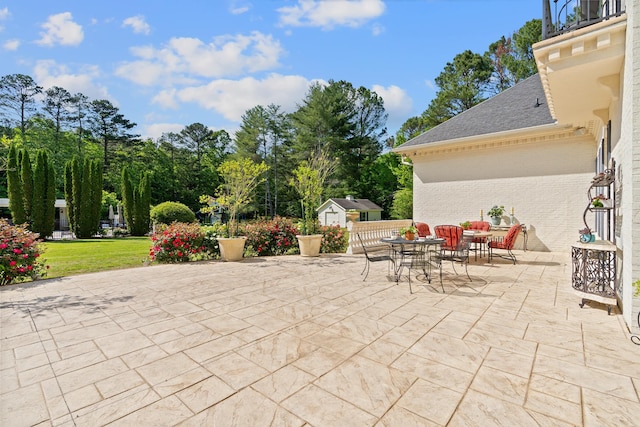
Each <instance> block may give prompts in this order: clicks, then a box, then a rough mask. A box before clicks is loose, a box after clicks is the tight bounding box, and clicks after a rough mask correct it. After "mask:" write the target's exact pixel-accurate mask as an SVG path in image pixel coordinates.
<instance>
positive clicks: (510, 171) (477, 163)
mask: <svg viewBox="0 0 640 427" xmlns="http://www.w3.org/2000/svg"><path fill="white" fill-rule="evenodd" d="M595 153H596V144H595V140H594V138H593V137H590V138H589V137H588V136H582V137H572V138H570V139H566V140H558V139H554V140H548V141H545V142H537V143H529V144H519V145H507V146H501V147H499V148H488V149H469V150H468V151H465V150H456V151H455V152H451V153H447V152H441V153H433V154H424V155H420V156H418V157H417V158H415V159H414V166H413V171H414V202H413V206H414V208H413V209H414V220H415V221H422V222H426V223H427V224H429V226H430V227H431V228H432V229H433V226H435V225H438V224H459V223H460V222H463V221H465V220H478V219H480V210H481V209H482V210H483V211H484V212H483V213H484V219H485V220H487V221H490V218H489V217H488V216H486V212H487V210H489V209H490V208H491V207H492V206H493V205H504V206H505V208H506V215H505V217H504V219H503V222H502V224H503V225H508V217H509V213H510V211H511V208H512V207H513V208H514V210H515V215H514V216H515V221H516V222H519V223H522V224H526V225H527V228H528V231H529V241H528V248H529V249H530V250H538V251H562V252H568V251H570V247H571V244H572V243H573V242H576V241H577V239H578V237H579V233H578V230H580V229H581V228H584V224H583V222H582V214H583V212H584V209H585V207H586V206H587V203H588V199H587V194H586V192H587V189H588V187H589V184H590V182H591V179H592V178H593V175H594V158H595Z"/></svg>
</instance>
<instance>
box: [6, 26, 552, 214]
mask: <svg viewBox="0 0 640 427" xmlns="http://www.w3.org/2000/svg"><path fill="white" fill-rule="evenodd" d="M541 32H542V31H541V22H540V20H532V21H529V22H527V23H526V24H525V25H524V26H523V27H522V28H521V29H519V30H518V31H517V32H515V33H514V34H513V35H511V36H509V37H501V38H500V39H499V40H498V41H496V42H495V43H492V44H491V45H490V46H489V48H488V50H487V51H486V52H485V53H483V54H478V53H473V52H471V51H465V52H462V53H460V54H458V55H456V56H455V57H454V58H453V60H452V62H449V63H447V64H446V65H445V67H444V69H443V71H442V72H441V73H440V75H439V76H438V77H437V78H436V80H435V83H436V85H437V88H438V90H437V92H436V96H435V97H434V98H433V99H432V100H431V102H430V103H429V104H428V106H427V108H426V109H425V111H424V112H423V113H422V114H421V115H420V116H417V117H411V118H409V119H407V120H406V121H405V123H404V124H403V125H402V127H401V128H400V130H399V131H398V132H397V133H396V134H395V135H393V136H391V135H388V133H387V129H386V121H387V113H386V111H385V108H384V102H383V99H382V98H381V97H380V96H379V95H378V94H376V93H375V92H374V91H372V90H369V89H367V88H365V87H362V86H360V87H358V86H355V85H353V84H352V83H350V82H347V81H344V80H329V82H328V83H327V84H319V83H316V84H313V85H312V86H311V87H310V88H309V90H308V92H307V93H306V95H305V97H304V98H303V99H302V100H301V102H300V103H299V104H298V107H297V109H296V111H294V112H292V113H285V112H284V111H283V110H282V107H281V106H278V105H274V104H269V105H266V106H262V105H258V106H255V107H253V108H251V109H249V110H247V111H246V112H245V113H244V114H243V116H242V120H241V124H240V127H239V130H238V131H237V132H236V133H235V135H234V137H233V138H232V137H231V136H230V135H229V133H228V132H226V131H225V130H212V129H210V128H209V127H207V126H206V125H204V124H202V123H192V124H189V125H187V126H185V127H184V128H183V129H182V130H181V131H179V132H168V133H165V134H163V135H162V136H160V137H159V138H157V139H155V140H154V139H151V138H146V139H144V138H140V135H137V134H135V133H134V131H133V130H134V129H135V128H136V126H137V124H136V123H135V122H133V121H131V120H129V119H128V118H125V117H124V115H123V114H122V113H121V112H120V110H119V109H118V108H117V107H116V106H114V105H113V104H112V103H111V102H110V101H108V100H105V99H97V100H89V98H88V97H87V96H85V95H83V94H81V93H77V94H71V93H70V92H68V91H67V90H66V89H64V88H62V87H57V86H54V87H52V88H48V89H46V90H44V89H43V88H42V87H41V86H39V85H38V84H37V82H35V81H34V80H33V78H31V77H30V76H28V75H23V74H9V75H5V76H3V77H1V78H0V135H1V140H0V141H1V142H2V144H0V158H2V159H8V154H9V147H10V146H11V145H12V144H13V145H14V146H15V147H16V148H17V149H20V150H25V152H27V153H31V156H32V157H33V156H35V155H36V153H37V152H38V151H39V150H43V152H46V153H47V161H48V162H49V163H50V165H51V169H52V175H53V178H52V180H53V181H54V182H55V186H54V189H55V194H56V197H58V198H61V197H63V196H64V192H65V176H66V175H65V173H66V172H65V165H66V164H67V163H68V162H69V161H70V160H71V159H73V158H74V157H75V158H77V161H78V165H83V164H84V161H85V159H87V161H89V162H99V164H100V168H101V178H102V184H101V185H102V189H103V190H104V192H105V194H106V195H107V196H103V198H104V197H107V198H108V199H109V200H117V201H120V200H125V201H126V200H129V201H130V200H132V199H135V197H136V196H135V191H134V192H132V190H131V189H130V188H124V187H125V185H124V184H123V182H129V181H130V183H129V184H127V185H130V186H131V188H134V189H137V188H140V187H144V188H148V195H145V196H144V197H146V198H148V201H149V203H150V204H152V205H155V204H158V203H161V202H164V201H177V202H181V203H184V204H186V205H187V206H189V207H190V208H191V209H192V210H194V211H198V209H199V208H200V204H199V196H200V195H202V194H212V192H213V191H214V190H215V189H216V188H217V187H218V186H219V184H220V183H221V178H220V176H218V172H217V169H218V166H219V165H220V164H221V163H222V162H223V161H224V160H225V159H227V158H229V157H230V156H231V157H239V158H251V159H252V160H254V161H259V162H260V161H264V162H265V164H266V165H268V166H269V171H268V173H267V176H266V179H265V180H264V182H263V183H262V184H261V185H260V187H259V188H258V190H257V197H256V198H255V202H254V205H253V207H252V208H253V212H254V215H255V216H266V217H272V216H274V215H282V216H293V217H299V216H300V215H301V212H300V204H299V201H298V200H297V199H298V197H297V195H296V193H295V191H294V189H293V188H292V187H291V186H290V185H289V181H290V179H291V173H292V171H293V170H294V169H295V168H296V167H297V166H298V165H299V164H300V163H301V162H303V161H305V160H309V159H310V156H311V154H312V153H316V152H323V153H325V154H326V155H327V156H329V157H330V158H332V159H335V162H336V167H335V168H334V170H333V172H332V174H331V176H330V177H328V180H327V182H326V186H325V189H324V193H323V198H325V199H326V198H329V197H345V196H346V195H347V194H351V195H353V196H355V197H356V198H367V199H370V200H372V201H373V202H374V203H377V204H378V205H380V206H381V207H382V208H383V212H384V216H385V218H388V217H389V216H391V217H396V218H403V217H411V215H412V212H411V211H412V208H411V206H412V204H411V203H412V202H411V194H410V193H411V186H412V172H411V169H410V168H408V167H407V166H405V165H403V164H402V163H401V161H400V159H399V158H398V156H397V155H395V154H394V153H391V152H389V151H388V149H389V148H392V147H394V146H397V145H399V144H402V143H404V142H406V141H407V140H409V139H410V138H412V137H414V136H416V135H418V134H419V133H422V132H424V131H426V130H428V129H430V128H431V127H434V126H437V125H438V124H440V123H442V122H444V121H445V120H447V119H449V118H451V117H453V116H454V115H456V114H459V113H460V112H462V111H464V110H466V109H468V108H471V107H472V106H473V105H476V104H477V103H479V102H482V101H483V100H484V99H486V98H487V97H489V96H491V95H493V94H495V93H498V92H500V91H502V90H504V89H506V88H508V87H510V86H512V85H513V84H516V83H517V82H518V81H520V80H522V79H524V78H526V77H529V76H530V75H532V74H534V73H535V72H536V71H537V70H536V66H535V61H534V60H533V55H532V52H531V45H532V44H533V43H535V42H536V41H539V40H540V38H541ZM94 167H95V166H94ZM11 168H12V167H11V166H10V165H8V164H7V163H6V160H5V163H4V165H2V168H1V169H3V170H4V171H5V173H3V174H1V176H0V197H6V196H7V176H8V174H9V171H10V170H11ZM123 173H124V174H126V176H127V180H128V181H125V180H123ZM136 191H138V190H136ZM138 197H141V196H138ZM132 209H133V208H132ZM138 215H142V214H141V213H139V214H138Z"/></svg>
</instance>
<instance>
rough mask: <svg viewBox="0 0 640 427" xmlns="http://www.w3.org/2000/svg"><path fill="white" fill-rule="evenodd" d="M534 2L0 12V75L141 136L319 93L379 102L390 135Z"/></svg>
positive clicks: (259, 2)
mask: <svg viewBox="0 0 640 427" xmlns="http://www.w3.org/2000/svg"><path fill="white" fill-rule="evenodd" d="M541 12H542V6H541V2H540V1H539V0H515V1H514V0H387V1H383V0H251V1H246V0H182V1H175V0H128V1H121V0H109V1H93V0H65V1H51V0H39V1H33V0H12V1H9V2H6V1H5V2H3V1H2V0H0V75H6V74H14V73H21V74H28V75H30V76H31V77H33V78H34V80H35V81H36V82H37V83H38V84H39V85H41V86H43V87H44V88H45V89H47V88H49V87H51V86H56V85H57V86H62V87H64V88H65V89H67V90H68V91H69V92H71V93H72V94H73V93H77V92H82V93H83V94H85V95H87V96H88V97H89V98H90V99H108V100H110V101H111V102H112V103H114V105H116V106H118V108H119V109H120V112H121V113H122V114H124V116H125V117H126V118H127V119H129V120H131V121H133V122H135V123H137V124H138V128H137V129H136V131H137V132H138V133H140V134H141V135H143V136H145V137H154V138H155V137H158V136H160V135H161V134H162V132H167V131H179V130H181V129H182V128H183V127H184V126H186V125H189V124H191V123H195V122H200V123H203V124H205V125H207V126H209V127H210V128H211V129H215V130H217V129H225V130H227V131H228V132H229V133H231V134H233V133H234V132H235V131H236V129H237V128H238V126H239V123H240V122H241V116H242V114H243V113H244V112H245V111H246V110H248V109H250V108H252V107H254V106H256V105H265V106H266V105H268V104H271V103H273V104H276V105H280V106H282V108H283V109H284V110H285V111H287V112H291V111H294V110H295V109H296V106H297V105H298V104H300V103H301V102H302V100H303V99H304V97H305V95H306V93H307V90H308V88H309V85H310V84H311V83H312V82H315V81H328V80H330V79H333V80H346V81H348V82H351V83H352V84H353V85H354V86H356V87H359V86H364V87H367V88H369V89H371V90H374V91H375V92H376V93H378V95H380V96H382V98H383V99H384V101H385V109H386V111H387V113H388V114H389V120H388V122H387V128H388V130H389V133H390V134H394V133H395V131H396V130H397V129H398V128H399V127H400V126H401V125H402V123H404V122H405V121H406V120H407V119H408V118H410V117H412V116H416V115H419V114H421V113H422V112H423V111H424V110H425V109H426V107H427V106H428V104H429V101H430V100H431V99H432V98H433V97H434V95H435V91H436V88H435V87H434V84H433V82H434V80H435V78H436V77H437V76H438V74H440V72H441V71H442V70H443V68H444V66H445V64H446V63H447V62H449V61H452V60H453V57H454V56H455V55H456V54H458V53H461V52H462V51H464V50H466V49H470V50H472V51H473V52H477V53H484V52H485V51H486V49H487V48H488V46H489V44H490V43H492V42H494V41H496V40H497V39H499V38H500V37H501V36H503V35H505V36H509V35H511V34H512V33H513V32H514V31H517V30H518V29H519V28H520V27H522V25H524V23H525V22H527V21H529V20H531V19H534V18H540V17H541Z"/></svg>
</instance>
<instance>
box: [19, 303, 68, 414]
mask: <svg viewBox="0 0 640 427" xmlns="http://www.w3.org/2000/svg"><path fill="white" fill-rule="evenodd" d="M27 312H28V313H29V318H30V319H31V322H33V327H34V328H35V329H36V333H37V334H38V337H39V338H40V343H41V344H42V346H43V348H44V342H43V341H42V336H41V335H40V330H39V329H38V325H37V324H36V322H35V320H34V319H33V315H32V313H31V310H30V309H29V308H27ZM45 355H46V356H47V362H48V363H49V367H50V368H51V371H52V372H53V377H54V378H55V380H56V384H57V385H58V387H60V382H59V381H58V375H57V374H56V371H55V370H54V369H53V365H52V362H51V358H50V357H49V352H48V351H46V350H45ZM62 400H63V402H64V406H65V407H66V408H67V413H66V414H64V415H63V416H67V415H69V416H70V418H71V421H72V422H73V425H74V426H75V425H76V422H75V420H74V419H73V416H71V409H70V408H69V403H68V402H67V399H66V398H65V395H64V393H62ZM59 418H60V417H59Z"/></svg>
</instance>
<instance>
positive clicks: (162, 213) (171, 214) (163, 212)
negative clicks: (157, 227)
mask: <svg viewBox="0 0 640 427" xmlns="http://www.w3.org/2000/svg"><path fill="white" fill-rule="evenodd" d="M195 220H196V214H194V213H193V211H192V210H191V209H189V207H188V206H187V205H184V204H182V203H179V202H163V203H160V204H159V205H157V206H155V207H154V208H153V209H151V221H152V222H156V223H159V224H167V225H169V224H171V223H173V222H186V223H189V222H194V221H195Z"/></svg>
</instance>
